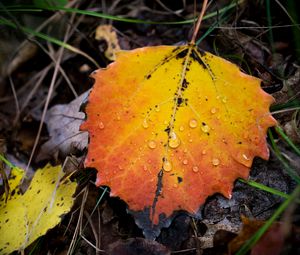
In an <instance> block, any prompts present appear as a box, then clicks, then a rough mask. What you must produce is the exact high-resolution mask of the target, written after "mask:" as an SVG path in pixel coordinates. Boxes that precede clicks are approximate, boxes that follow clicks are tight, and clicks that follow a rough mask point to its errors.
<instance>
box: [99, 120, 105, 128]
mask: <svg viewBox="0 0 300 255" xmlns="http://www.w3.org/2000/svg"><path fill="white" fill-rule="evenodd" d="M99 128H100V129H104V123H103V122H102V121H101V122H100V123H99Z"/></svg>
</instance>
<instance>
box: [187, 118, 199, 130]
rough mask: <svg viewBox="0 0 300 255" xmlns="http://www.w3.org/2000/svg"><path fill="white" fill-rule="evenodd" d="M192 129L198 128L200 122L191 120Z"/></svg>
mask: <svg viewBox="0 0 300 255" xmlns="http://www.w3.org/2000/svg"><path fill="white" fill-rule="evenodd" d="M189 126H190V128H196V127H197V126H198V121H197V120H195V119H191V120H190V122H189Z"/></svg>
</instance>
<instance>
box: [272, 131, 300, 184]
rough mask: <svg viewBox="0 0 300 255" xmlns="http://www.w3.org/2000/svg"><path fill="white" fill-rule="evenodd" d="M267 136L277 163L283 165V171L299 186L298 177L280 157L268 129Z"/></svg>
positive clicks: (299, 179) (299, 180) (299, 178)
mask: <svg viewBox="0 0 300 255" xmlns="http://www.w3.org/2000/svg"><path fill="white" fill-rule="evenodd" d="M268 136H269V138H270V141H271V145H272V149H273V151H274V154H275V156H276V157H277V158H278V159H279V161H280V162H281V164H282V165H283V167H284V169H285V170H286V172H287V173H288V175H289V176H290V177H291V178H293V179H294V180H295V181H296V182H297V184H299V185H300V177H299V175H298V174H297V173H296V172H295V170H294V169H292V168H291V167H290V166H289V164H288V163H287V162H286V161H285V159H284V158H283V157H282V155H281V153H280V150H279V149H278V146H277V145H276V143H275V140H274V137H273V134H272V132H271V131H270V129H269V130H268Z"/></svg>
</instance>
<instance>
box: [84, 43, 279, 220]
mask: <svg viewBox="0 0 300 255" xmlns="http://www.w3.org/2000/svg"><path fill="white" fill-rule="evenodd" d="M92 76H93V78H95V86H94V88H93V90H92V92H91V94H90V96H89V102H88V104H87V107H86V114H87V120H86V122H85V123H83V125H82V126H81V129H82V130H86V131H88V132H89V135H90V144H89V149H88V155H87V158H86V162H85V165H86V167H94V168H96V169H97V170H98V176H97V182H96V184H97V185H107V186H109V187H110V188H111V194H112V195H113V196H118V197H120V198H121V199H123V200H124V201H125V202H126V203H127V204H128V206H129V208H130V209H131V210H133V211H143V210H148V211H150V218H151V219H150V220H151V221H152V222H153V224H155V225H157V224H158V223H159V220H160V219H162V218H165V217H169V216H170V215H171V214H172V213H173V211H176V210H186V211H188V212H190V213H196V212H197V211H198V209H199V207H200V205H202V204H203V203H204V202H205V199H206V198H207V197H208V196H210V195H212V194H214V193H216V192H219V193H222V194H223V195H224V196H226V197H228V198H230V196H231V193H232V187H233V182H234V181H235V180H236V179H237V178H238V177H242V178H247V177H248V175H249V168H250V167H251V164H252V161H253V158H254V157H255V156H259V157H261V158H263V159H268V156H269V152H268V148H267V144H266V138H265V136H266V131H267V129H268V127H270V126H273V125H275V124H276V121H275V120H274V119H273V118H272V116H271V115H270V113H269V106H270V104H271V103H272V102H273V98H272V97H271V96H270V95H268V94H266V93H265V92H264V91H263V90H262V89H261V88H260V79H258V78H255V77H252V76H249V75H247V74H244V73H242V72H240V70H239V69H238V67H237V66H236V65H234V64H232V63H230V62H228V61H226V60H224V59H222V58H220V57H217V56H214V55H212V54H210V53H208V52H203V51H199V50H198V49H197V47H196V46H195V45H192V44H189V45H185V46H156V47H145V48H140V49H136V50H132V51H128V52H125V51H122V52H120V53H119V54H118V55H117V59H116V61H115V62H114V63H112V64H110V65H109V66H108V68H107V69H103V70H98V71H96V72H95V73H94V74H93V75H92Z"/></svg>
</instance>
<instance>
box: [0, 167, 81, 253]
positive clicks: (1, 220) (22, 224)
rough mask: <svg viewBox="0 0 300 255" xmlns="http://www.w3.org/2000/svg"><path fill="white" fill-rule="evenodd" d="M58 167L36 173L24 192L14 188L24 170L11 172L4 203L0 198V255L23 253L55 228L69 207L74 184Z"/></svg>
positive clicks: (18, 169)
mask: <svg viewBox="0 0 300 255" xmlns="http://www.w3.org/2000/svg"><path fill="white" fill-rule="evenodd" d="M62 173H63V172H62V168H61V166H55V167H52V166H50V165H47V166H46V167H45V168H43V169H39V170H37V172H36V173H35V175H34V177H33V179H32V181H31V184H30V186H29V187H28V189H27V191H26V192H25V193H24V194H22V193H21V192H20V190H19V188H18V185H19V184H20V181H21V179H22V178H23V175H24V170H23V169H20V168H17V167H15V168H13V169H12V173H11V178H10V180H9V184H10V190H11V192H10V194H9V198H8V201H7V203H5V198H4V197H3V196H2V197H0V254H9V253H11V252H13V251H15V250H19V249H25V248H26V247H27V246H28V245H29V244H31V243H32V242H33V241H34V240H36V239H37V238H38V237H40V236H42V235H44V234H45V233H46V232H47V231H48V230H49V229H51V228H53V227H54V226H56V225H57V224H58V223H59V222H60V221H61V217H62V216H63V215H64V214H66V213H67V212H69V210H70V209H71V207H72V205H73V200H74V199H73V197H72V196H73V194H74V192H75V189H76V186H77V185H76V183H74V182H71V181H70V180H68V179H66V180H64V181H62V180H61V177H62Z"/></svg>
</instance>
